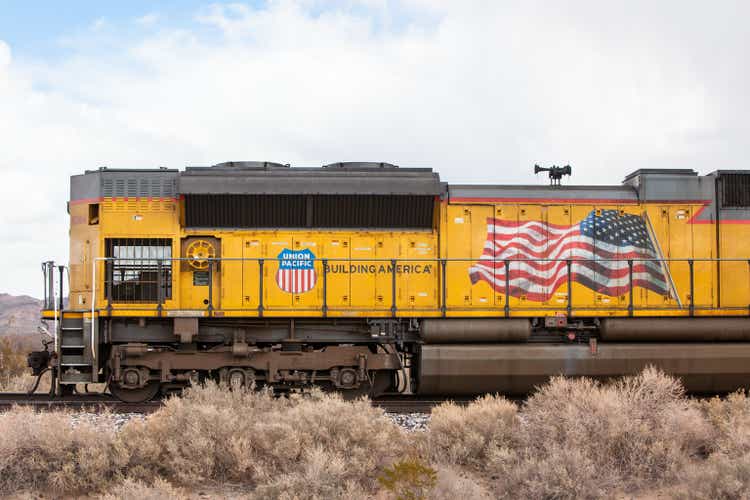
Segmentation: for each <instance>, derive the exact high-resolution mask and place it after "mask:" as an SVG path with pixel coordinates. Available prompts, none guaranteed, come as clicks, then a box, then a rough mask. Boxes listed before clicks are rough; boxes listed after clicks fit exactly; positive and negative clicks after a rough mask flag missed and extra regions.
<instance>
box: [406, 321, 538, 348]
mask: <svg viewBox="0 0 750 500" xmlns="http://www.w3.org/2000/svg"><path fill="white" fill-rule="evenodd" d="M420 331H421V333H422V339H423V340H424V341H425V342H426V343H428V344H453V343H459V344H465V343H473V342H486V343H500V342H526V341H527V340H529V337H530V336H531V322H530V321H529V320H528V319H485V318H476V319H426V320H424V321H422V327H421V329H420Z"/></svg>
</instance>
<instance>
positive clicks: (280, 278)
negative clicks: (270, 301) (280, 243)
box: [276, 248, 318, 293]
mask: <svg viewBox="0 0 750 500" xmlns="http://www.w3.org/2000/svg"><path fill="white" fill-rule="evenodd" d="M278 259H279V270H278V271H276V283H277V284H278V285H279V288H280V289H282V290H284V291H285V292H287V293H305V292H309V291H310V290H312V289H313V288H315V283H316V282H317V281H318V276H317V274H316V272H315V254H314V253H312V252H311V251H310V249H309V248H305V249H304V250H289V249H288V248H285V249H283V250H282V251H281V253H279V256H278Z"/></svg>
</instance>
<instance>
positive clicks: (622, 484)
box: [421, 368, 715, 498]
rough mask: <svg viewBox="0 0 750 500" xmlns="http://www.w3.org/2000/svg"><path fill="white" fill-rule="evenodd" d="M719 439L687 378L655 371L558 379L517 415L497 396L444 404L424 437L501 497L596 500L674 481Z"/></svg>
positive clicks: (439, 456) (430, 448)
mask: <svg viewBox="0 0 750 500" xmlns="http://www.w3.org/2000/svg"><path fill="white" fill-rule="evenodd" d="M714 435H715V432H714V431H712V429H711V426H710V425H709V422H708V420H707V418H706V417H705V416H704V414H703V412H701V409H700V408H699V405H698V404H696V403H695V402H693V401H691V400H689V399H687V398H685V396H684V390H683V387H682V385H681V384H680V382H679V380H677V379H676V378H673V377H670V376H667V375H665V374H663V373H661V372H659V371H658V370H655V369H653V368H649V369H646V370H644V371H643V372H642V373H641V374H639V375H637V376H632V377H624V378H622V379H619V380H617V381H615V382H613V383H610V384H606V385H602V384H600V383H598V382H595V381H592V380H590V379H570V378H564V377H557V378H554V379H552V380H551V381H550V382H549V383H548V384H546V385H544V386H543V387H541V388H540V389H539V390H538V391H537V392H536V393H535V394H534V395H532V396H531V397H530V398H529V399H528V400H527V402H526V404H525V406H523V407H522V408H521V409H520V410H518V411H517V409H516V407H515V405H513V404H512V403H510V402H508V401H506V400H504V399H502V398H497V397H485V398H482V399H479V400H477V401H476V402H474V403H472V404H470V405H469V406H468V407H466V408H460V407H457V406H455V405H451V404H448V405H443V406H441V407H438V408H436V409H435V410H434V412H433V417H432V421H431V423H430V429H429V431H428V432H427V433H426V436H424V437H423V438H421V439H422V440H423V445H424V447H425V448H424V449H426V450H427V455H428V456H429V457H430V459H431V460H433V461H435V462H445V463H448V464H451V465H453V466H459V467H465V468H466V469H465V470H469V471H472V472H473V473H474V474H477V475H480V476H481V480H482V481H483V482H484V484H486V485H488V486H490V487H491V488H492V490H493V494H495V495H497V496H506V497H531V498H597V497H601V496H606V495H613V494H615V493H616V492H628V491H631V492H632V491H636V490H639V489H641V488H651V489H653V488H654V487H660V486H661V485H662V484H664V483H670V482H672V483H674V482H675V481H677V480H678V478H679V477H680V472H681V471H682V470H683V469H684V468H685V467H686V466H687V465H689V464H691V463H692V462H694V461H697V460H700V459H702V458H703V457H705V454H706V451H707V450H708V449H709V444H710V442H711V439H712V438H713V437H714Z"/></svg>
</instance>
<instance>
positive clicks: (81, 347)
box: [60, 344, 86, 349]
mask: <svg viewBox="0 0 750 500" xmlns="http://www.w3.org/2000/svg"><path fill="white" fill-rule="evenodd" d="M60 347H62V348H63V349H86V346H85V345H65V344H63V345H61V346H60Z"/></svg>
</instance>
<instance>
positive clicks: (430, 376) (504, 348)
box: [417, 342, 750, 395]
mask: <svg viewBox="0 0 750 500" xmlns="http://www.w3.org/2000/svg"><path fill="white" fill-rule="evenodd" d="M649 365H653V366H656V367H658V368H660V369H662V370H664V371H665V372H667V373H670V374H673V375H675V376H678V377H679V378H680V379H682V381H683V383H684V384H685V387H686V389H687V390H688V391H689V392H693V393H714V392H728V391H734V390H736V389H738V388H743V387H748V386H750V343H729V342H725V343H719V344H710V343H690V344H665V343H655V342H654V343H609V344H604V343H601V344H599V345H598V348H597V349H596V351H595V352H592V349H591V348H590V347H589V346H588V345H585V344H576V345H566V344H556V345H545V344H492V345H487V344H485V345H467V344H460V345H455V344H454V345H423V346H422V355H421V360H420V368H419V379H418V380H419V386H418V389H417V390H418V392H419V393H420V394H444V395H472V394H482V393H501V394H526V393H528V392H530V391H531V390H533V389H534V387H535V386H538V385H541V384H544V383H545V382H547V380H548V379H549V377H551V376H554V375H568V376H587V377H593V378H608V377H616V376H620V375H631V374H635V373H638V372H639V371H641V370H642V369H643V368H645V367H647V366H649Z"/></svg>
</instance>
